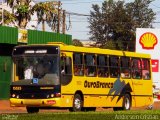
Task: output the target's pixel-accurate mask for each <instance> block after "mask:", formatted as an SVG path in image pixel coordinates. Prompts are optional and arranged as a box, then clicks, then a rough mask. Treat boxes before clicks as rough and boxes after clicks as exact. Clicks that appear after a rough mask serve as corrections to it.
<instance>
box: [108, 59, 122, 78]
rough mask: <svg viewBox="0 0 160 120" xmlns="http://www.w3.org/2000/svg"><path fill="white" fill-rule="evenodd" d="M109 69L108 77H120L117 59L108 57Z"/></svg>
mask: <svg viewBox="0 0 160 120" xmlns="http://www.w3.org/2000/svg"><path fill="white" fill-rule="evenodd" d="M109 69H110V77H112V78H116V77H119V75H120V66H119V57H117V56H110V57H109Z"/></svg>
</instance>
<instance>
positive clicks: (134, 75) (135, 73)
mask: <svg viewBox="0 0 160 120" xmlns="http://www.w3.org/2000/svg"><path fill="white" fill-rule="evenodd" d="M133 78H135V79H140V78H141V74H140V72H139V71H135V72H134V74H133Z"/></svg>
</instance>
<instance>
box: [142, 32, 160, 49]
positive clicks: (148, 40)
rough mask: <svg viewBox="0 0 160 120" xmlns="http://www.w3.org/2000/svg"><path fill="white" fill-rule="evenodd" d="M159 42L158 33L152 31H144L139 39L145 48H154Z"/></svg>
mask: <svg viewBox="0 0 160 120" xmlns="http://www.w3.org/2000/svg"><path fill="white" fill-rule="evenodd" d="M157 42H158V39H157V37H156V35H155V34H153V33H151V32H146V33H144V34H143V35H142V36H141V37H140V40H139V43H140V44H141V45H142V48H143V49H154V46H155V45H156V44H157Z"/></svg>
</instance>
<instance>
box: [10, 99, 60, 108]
mask: <svg viewBox="0 0 160 120" xmlns="http://www.w3.org/2000/svg"><path fill="white" fill-rule="evenodd" d="M10 105H11V106H13V107H23V106H37V107H58V106H60V105H61V99H60V98H51V99H17V98H10Z"/></svg>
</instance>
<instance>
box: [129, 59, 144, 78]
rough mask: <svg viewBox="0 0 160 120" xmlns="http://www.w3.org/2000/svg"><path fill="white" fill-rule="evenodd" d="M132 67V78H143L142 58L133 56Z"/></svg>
mask: <svg viewBox="0 0 160 120" xmlns="http://www.w3.org/2000/svg"><path fill="white" fill-rule="evenodd" d="M131 65H132V66H131V67H132V78H133V79H142V67H141V66H142V64H141V59H138V58H132V61H131Z"/></svg>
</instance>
